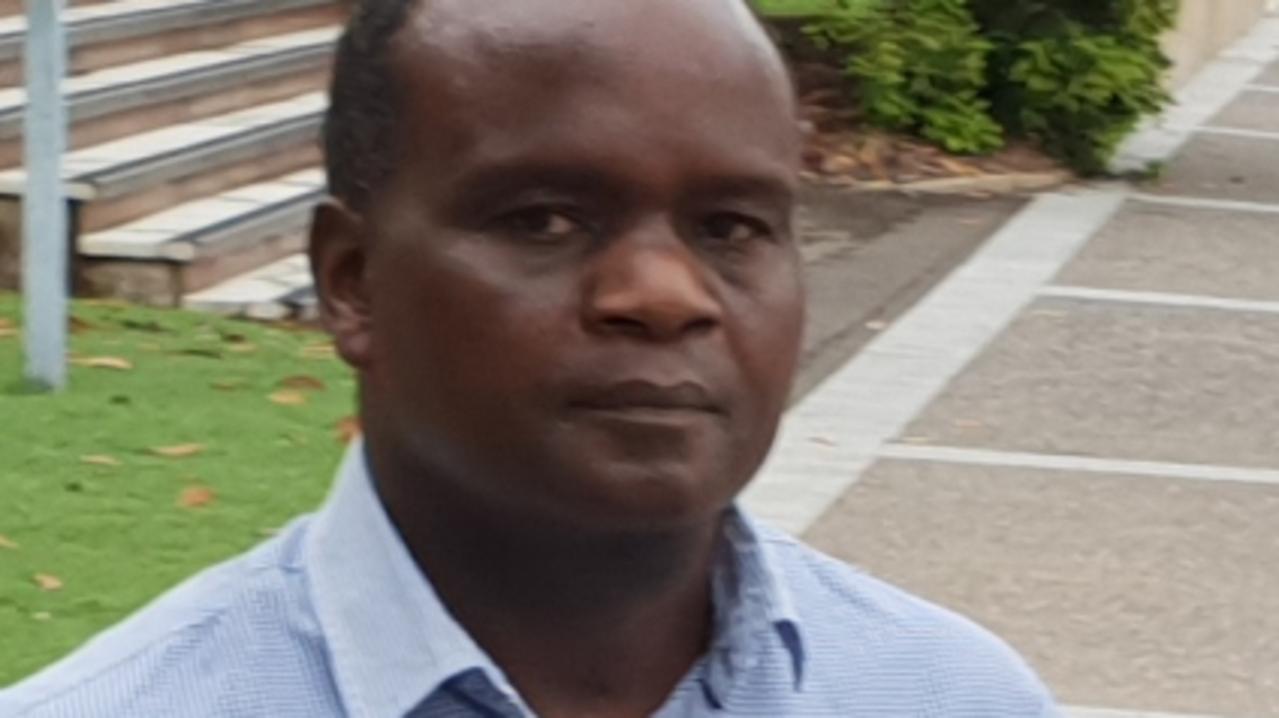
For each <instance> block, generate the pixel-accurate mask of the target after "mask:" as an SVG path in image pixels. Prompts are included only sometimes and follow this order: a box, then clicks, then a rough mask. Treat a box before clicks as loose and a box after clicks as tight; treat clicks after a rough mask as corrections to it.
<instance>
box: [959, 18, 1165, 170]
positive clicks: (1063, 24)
mask: <svg viewBox="0 0 1279 718" xmlns="http://www.w3.org/2000/svg"><path fill="white" fill-rule="evenodd" d="M972 4H973V8H974V11H975V14H976V15H977V17H978V18H979V20H980V21H981V22H982V24H983V27H984V29H985V32H986V36H987V37H989V38H991V40H992V41H993V42H994V43H995V45H996V48H997V49H996V50H995V52H994V53H992V56H991V61H990V63H989V66H988V67H989V69H988V72H989V86H988V88H987V91H986V92H987V96H988V97H990V98H991V101H992V104H993V107H994V114H995V116H996V117H997V118H998V120H999V121H1000V123H1001V124H1002V125H1003V126H1004V127H1005V128H1006V129H1007V130H1008V131H1009V132H1011V133H1013V134H1018V135H1024V136H1028V137H1032V138H1034V139H1036V140H1038V141H1039V142H1040V144H1041V145H1042V146H1043V147H1044V148H1045V150H1047V151H1048V152H1050V153H1051V154H1053V155H1055V156H1057V157H1058V158H1060V159H1061V160H1063V161H1065V162H1066V163H1067V164H1069V165H1070V166H1071V167H1073V168H1075V169H1076V170H1079V171H1081V172H1084V173H1086V174H1097V173H1102V172H1104V171H1105V170H1106V166H1107V164H1108V163H1109V161H1110V159H1111V157H1113V155H1114V153H1115V150H1116V148H1117V147H1118V146H1119V144H1120V142H1122V141H1123V139H1124V137H1126V136H1127V135H1128V133H1129V132H1131V131H1132V129H1133V128H1134V127H1135V126H1136V125H1137V123H1138V122H1140V121H1141V118H1142V117H1143V116H1144V115H1146V114H1150V113H1154V112H1157V111H1159V109H1160V108H1161V107H1163V106H1164V104H1165V103H1166V102H1167V101H1168V94H1167V93H1166V91H1165V90H1164V87H1163V78H1164V72H1165V71H1166V70H1167V68H1168V59H1167V58H1166V57H1165V56H1164V54H1163V51H1162V49H1161V48H1160V44H1159V39H1160V37H1161V36H1162V35H1163V33H1164V32H1165V31H1166V30H1168V29H1169V28H1171V27H1172V26H1173V24H1174V23H1175V20H1176V10H1177V2H1176V0H1040V1H1037V2H1025V1H1022V2H1017V3H1009V2H1007V1H1006V0H973V3H972Z"/></svg>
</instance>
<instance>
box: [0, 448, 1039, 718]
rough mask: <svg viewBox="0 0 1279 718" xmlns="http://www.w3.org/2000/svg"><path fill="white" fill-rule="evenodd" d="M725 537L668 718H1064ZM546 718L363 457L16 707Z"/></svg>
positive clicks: (939, 616) (1030, 687)
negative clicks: (315, 503)
mask: <svg viewBox="0 0 1279 718" xmlns="http://www.w3.org/2000/svg"><path fill="white" fill-rule="evenodd" d="M725 531H726V532H727V536H726V538H727V541H726V542H725V545H726V546H727V547H728V549H727V550H726V551H725V552H724V555H723V557H722V560H721V561H720V565H719V566H718V567H717V569H716V571H715V576H714V577H713V582H712V586H713V595H714V601H715V625H714V632H713V639H712V643H711V647H710V649H709V651H708V652H707V654H706V656H705V657H704V658H703V659H702V660H701V661H700V662H698V664H697V665H695V666H694V667H693V669H692V670H691V671H690V673H689V675H688V676H687V677H686V678H685V680H684V681H683V682H681V684H680V685H679V686H678V687H677V688H676V690H675V692H674V693H673V694H672V695H671V696H670V698H669V701H668V702H667V704H666V706H665V707H664V708H663V709H662V710H661V712H660V713H659V715H660V716H662V717H663V718H677V717H680V716H760V717H761V718H765V717H766V718H787V717H790V716H794V717H796V718H818V717H819V716H830V717H832V718H835V717H838V718H1004V717H1007V718H1056V717H1057V716H1059V713H1058V712H1057V711H1056V709H1055V708H1054V707H1053V705H1052V700H1051V699H1050V697H1049V696H1048V694H1047V692H1046V691H1045V690H1044V688H1043V687H1042V686H1041V685H1040V683H1039V681H1038V680H1037V679H1036V678H1035V677H1034V676H1033V675H1032V674H1031V672H1030V671H1029V670H1028V669H1027V668H1026V666H1025V665H1024V664H1023V663H1022V661H1021V660H1020V659H1018V658H1017V656H1015V655H1014V654H1013V653H1012V652H1011V651H1010V650H1009V649H1008V648H1007V647H1006V646H1005V645H1004V644H1003V643H1001V642H1000V641H999V640H998V639H996V638H994V637H993V636H991V635H990V634H988V633H986V632H985V631H983V630H982V629H980V628H978V627H977V626H975V625H973V624H972V623H970V622H968V621H966V620H964V619H962V618H960V617H958V616H955V615H954V614H951V613H949V612H947V611H945V610H942V609H940V608H937V607H935V606H932V605H930V604H928V603H925V602H923V601H921V600H919V599H916V598H913V597H911V596H908V595H906V594H904V593H902V592H900V591H898V590H896V589H894V588H891V587H889V586H887V585H884V584H883V583H880V582H878V581H876V580H874V579H872V578H870V577H868V576H865V575H863V574H861V573H858V572H857V571H855V570H853V569H851V568H849V567H847V566H845V565H844V564H841V563H838V562H836V561H834V560H832V559H829V558H827V557H825V556H823V555H821V554H819V553H817V552H816V551H813V550H812V549H809V548H807V547H805V546H803V545H801V544H800V543H798V542H797V541H795V540H794V539H791V538H789V537H787V536H784V535H781V534H778V533H775V532H773V531H771V530H768V529H765V528H763V527H759V526H756V525H755V524H754V523H752V522H751V520H750V519H749V518H747V517H746V516H744V515H742V514H741V513H739V512H733V513H732V514H730V516H729V520H728V521H727V523H726V527H725ZM480 570H482V569H480ZM2 644H3V638H2V637H0V650H2ZM530 715H532V713H531V711H529V709H528V707H527V706H526V704H525V703H524V702H523V701H522V700H521V699H520V697H519V695H518V694H517V693H516V691H515V690H514V689H513V688H512V687H511V684H510V682H509V681H508V680H507V678H506V677H505V675H504V674H503V673H502V670H501V668H499V667H498V666H497V665H495V664H494V663H493V661H492V660H491V659H490V658H489V657H488V656H487V655H485V653H484V651H483V650H481V649H480V648H479V646H477V645H476V644H475V642H474V641H473V640H472V639H471V638H470V637H469V636H468V635H467V633H466V631H465V630H464V629H463V628H462V627H461V626H460V625H459V624H458V623H457V622H456V621H454V620H453V618H452V617H451V616H450V614H449V612H448V611H447V610H446V609H445V607H444V606H443V605H442V604H441V602H440V599H439V597H438V596H437V595H436V593H435V591H434V590H433V589H432V587H431V584H430V583H429V582H428V581H427V580H426V579H425V578H424V577H423V576H422V574H421V573H420V572H419V571H418V569H417V567H416V564H415V563H414V562H413V561H412V559H411V558H410V556H409V553H408V550H407V548H406V547H405V546H404V544H403V543H402V541H401V540H400V538H399V536H398V534H397V533H396V531H395V530H394V527H393V526H392V524H391V522H390V520H389V519H388V517H387V515H386V513H385V512H384V510H383V509H382V506H381V504H380V502H379V501H378V498H377V496H376V493H375V491H374V489H373V486H372V482H371V480H370V478H369V474H368V471H367V468H366V466H365V462H364V459H363V452H362V450H361V448H360V447H359V446H358V445H357V446H356V447H354V448H353V449H352V451H351V452H350V454H349V455H348V457H347V459H346V461H345V462H344V464H343V468H342V470H341V472H340V474H339V479H338V482H337V484H336V488H335V489H334V491H333V494H332V495H331V496H330V498H329V500H328V502H327V503H326V504H325V506H324V507H323V508H322V509H321V510H320V512H319V513H318V514H315V515H314V516H311V517H305V518H302V519H299V520H298V521H296V522H294V523H293V524H292V525H291V526H290V527H289V528H288V529H286V530H285V531H283V532H281V534H280V535H279V536H277V537H276V538H274V539H272V540H271V541H269V542H267V543H265V544H263V545H261V546H259V547H258V548H256V549H254V550H253V551H251V552H250V553H248V554H245V555H244V556H241V557H239V558H237V559H234V560H232V561H230V562H228V563H224V564H222V565H220V566H217V567H214V568H212V569H209V570H207V571H205V572H203V573H201V574H199V575H198V576H196V577H194V578H192V579H191V580H189V581H187V582H186V583H185V584H183V585H182V586H179V587H178V588H176V589H174V590H173V591H171V592H170V593H168V594H167V595H165V596H163V597H162V598H160V599H159V600H157V601H156V602H155V603H153V604H152V605H151V606H149V607H147V608H145V609H143V610H142V611H141V612H139V613H138V614H136V615H134V616H133V617H132V618H130V619H128V620H127V621H125V622H124V623H122V624H121V625H119V626H117V627H115V628H113V629H111V630H109V631H107V632H106V633H104V634H102V635H101V636H99V637H98V638H96V639H94V640H92V641H91V642H90V643H89V644H88V645H86V646H85V647H84V648H82V649H81V650H80V651H79V652H77V653H76V654H74V655H72V656H71V657H69V658H67V659H65V660H63V661H62V662H60V663H58V664H56V665H55V666H53V667H51V668H49V669H46V670H45V671H43V672H42V673H40V674H38V675H36V676H35V677H33V678H30V679H28V680H27V681H25V682H23V683H20V684H18V685H17V686H14V687H12V688H10V689H8V690H6V691H4V692H0V718H99V717H100V718H194V717H196V716H208V717H210V718H213V717H215V716H216V717H217V718H232V717H234V718H248V717H250V716H253V717H255V718H291V717H293V716H296V717H298V718H303V717H305V718H326V717H329V716H352V717H354V718H406V717H408V718H453V717H455V716H456V717H458V718H461V717H467V718H470V717H484V718H517V717H520V716H530Z"/></svg>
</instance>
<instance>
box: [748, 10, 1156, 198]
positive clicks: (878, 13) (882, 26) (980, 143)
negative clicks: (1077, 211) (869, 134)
mask: <svg viewBox="0 0 1279 718" xmlns="http://www.w3.org/2000/svg"><path fill="white" fill-rule="evenodd" d="M757 1H759V2H763V1H764V0H757ZM768 1H769V2H773V3H774V4H776V3H780V2H781V0H768ZM1178 5H1179V2H1178V0H827V8H826V9H825V10H823V11H822V12H820V13H819V14H818V15H817V16H816V17H815V18H814V19H813V20H812V21H811V22H810V23H809V25H808V28H807V32H808V35H809V37H810V38H811V39H812V40H813V41H814V42H815V43H816V44H817V45H818V47H819V48H822V49H825V50H828V51H837V52H838V53H840V55H839V56H840V58H841V59H840V60H839V62H840V63H841V66H842V69H843V72H844V73H845V75H846V76H847V77H848V78H849V80H850V86H851V87H852V88H853V90H854V91H855V93H856V96H857V98H858V101H859V102H860V105H861V108H862V110H863V111H864V112H865V113H866V116H867V117H868V119H869V120H870V121H871V122H873V123H874V124H876V125H879V126H881V127H885V128H888V129H892V130H898V131H906V132H913V133H916V134H919V135H922V136H923V137H925V138H928V139H930V140H932V141H934V142H936V143H937V144H939V145H941V146H943V147H945V148H946V149H948V150H950V151H952V152H960V153H981V152H986V151H990V150H993V149H996V148H998V147H999V146H1001V144H1002V141H1003V136H1004V135H1005V134H1009V135H1016V136H1024V137H1030V138H1033V139H1035V140H1037V141H1038V142H1039V143H1040V144H1041V145H1042V146H1043V148H1044V149H1045V150H1046V151H1047V152H1049V153H1050V154H1053V155H1055V156H1057V157H1058V158H1060V159H1061V160H1063V161H1064V162H1066V163H1067V164H1069V165H1070V166H1072V167H1073V168H1075V169H1076V170H1079V171H1081V172H1084V173H1100V172H1104V171H1105V168H1106V166H1107V164H1108V163H1109V161H1110V158H1111V157H1112V156H1113V155H1114V152H1115V149H1116V148H1117V147H1118V145H1119V143H1120V142H1121V141H1122V140H1123V138H1124V137H1125V136H1126V135H1127V134H1128V132H1130V131H1131V130H1132V129H1133V128H1134V127H1135V125H1136V124H1137V123H1138V122H1139V121H1140V120H1141V118H1142V117H1143V116H1144V115H1146V114H1150V113H1154V112H1157V111H1158V110H1159V109H1160V108H1162V107H1163V106H1164V104H1166V103H1167V101H1168V95H1167V93H1166V91H1165V90H1164V88H1163V80H1164V73H1165V71H1166V70H1167V68H1168V64H1169V63H1168V60H1167V58H1166V57H1165V56H1164V54H1163V52H1162V50H1161V46H1160V39H1161V37H1162V36H1163V34H1164V33H1165V32H1166V31H1167V30H1168V29H1170V28H1172V27H1173V25H1174V23H1175V21H1176V15H1177V8H1178Z"/></svg>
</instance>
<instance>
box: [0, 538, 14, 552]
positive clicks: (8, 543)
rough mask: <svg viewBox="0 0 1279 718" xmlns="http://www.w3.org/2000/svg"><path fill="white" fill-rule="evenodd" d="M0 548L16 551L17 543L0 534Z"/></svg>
mask: <svg viewBox="0 0 1279 718" xmlns="http://www.w3.org/2000/svg"><path fill="white" fill-rule="evenodd" d="M0 549H4V550H6V551H17V550H18V543H17V542H16V541H14V540H13V539H11V538H9V537H8V536H5V535H4V534H0Z"/></svg>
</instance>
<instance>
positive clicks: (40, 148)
mask: <svg viewBox="0 0 1279 718" xmlns="http://www.w3.org/2000/svg"><path fill="white" fill-rule="evenodd" d="M64 2H65V0H27V1H26V6H27V48H26V58H25V65H26V79H27V115H26V128H25V131H24V133H23V135H24V136H25V138H26V171H27V186H26V191H25V194H24V197H23V201H22V228H23V229H22V232H23V238H22V242H23V246H22V286H23V295H24V301H25V304H26V327H25V331H24V336H25V337H26V348H27V378H28V379H29V380H30V381H32V382H33V383H35V384H37V385H40V386H42V387H44V388H46V389H54V390H57V389H62V388H64V387H65V386H66V382H67V358H66V357H67V302H68V295H69V293H70V288H69V287H68V286H67V274H68V267H67V263H68V262H67V260H68V246H67V232H68V230H67V203H66V198H65V197H64V196H63V187H62V153H63V150H64V149H65V147H66V132H67V118H66V108H65V107H64V105H63V99H62V78H63V76H64V75H65V74H66V64H67V48H66V37H65V35H64V31H63V27H62V20H61V18H62V9H63V4H64Z"/></svg>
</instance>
